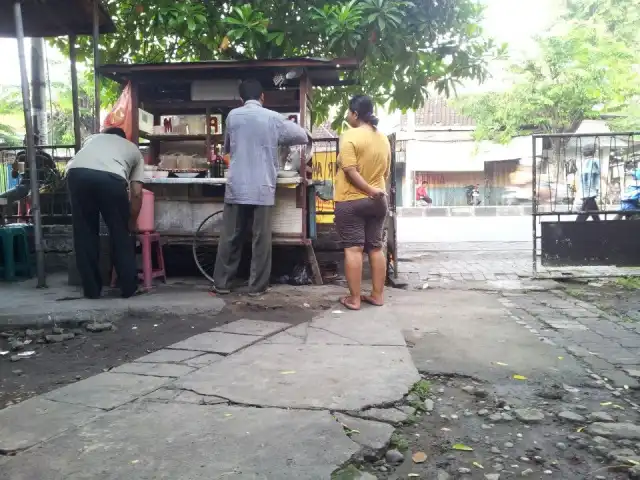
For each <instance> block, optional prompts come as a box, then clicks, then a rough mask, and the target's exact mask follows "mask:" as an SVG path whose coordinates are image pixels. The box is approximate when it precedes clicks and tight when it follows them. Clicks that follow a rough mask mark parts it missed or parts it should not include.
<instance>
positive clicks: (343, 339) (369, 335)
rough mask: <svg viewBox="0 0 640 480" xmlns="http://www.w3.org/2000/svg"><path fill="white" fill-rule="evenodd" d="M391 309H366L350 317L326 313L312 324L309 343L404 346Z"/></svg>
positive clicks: (310, 325) (353, 313) (351, 313)
mask: <svg viewBox="0 0 640 480" xmlns="http://www.w3.org/2000/svg"><path fill="white" fill-rule="evenodd" d="M390 308H391V307H390V306H384V307H371V308H363V309H362V310H359V311H357V312H349V314H348V315H346V314H345V313H340V314H337V313H333V312H326V313H324V314H323V315H322V316H320V317H317V318H314V319H313V320H312V321H311V323H310V324H309V330H308V335H307V342H306V343H309V344H314V343H317V344H325V343H327V344H332V343H338V344H343V345H351V344H358V345H397V346H405V345H406V344H405V341H404V337H403V336H402V333H401V331H400V329H399V328H398V326H397V324H395V315H393V314H391V311H390ZM327 334H328V335H327Z"/></svg>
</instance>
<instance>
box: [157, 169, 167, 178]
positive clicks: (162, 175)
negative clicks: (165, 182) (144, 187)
mask: <svg viewBox="0 0 640 480" xmlns="http://www.w3.org/2000/svg"><path fill="white" fill-rule="evenodd" d="M168 176H169V172H168V171H167V170H157V171H155V172H153V178H167V177H168Z"/></svg>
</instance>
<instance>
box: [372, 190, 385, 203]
mask: <svg viewBox="0 0 640 480" xmlns="http://www.w3.org/2000/svg"><path fill="white" fill-rule="evenodd" d="M386 195H387V192H385V191H384V190H382V189H381V188H372V189H371V191H370V192H369V198H372V199H374V200H378V199H380V198H383V197H385V196H386Z"/></svg>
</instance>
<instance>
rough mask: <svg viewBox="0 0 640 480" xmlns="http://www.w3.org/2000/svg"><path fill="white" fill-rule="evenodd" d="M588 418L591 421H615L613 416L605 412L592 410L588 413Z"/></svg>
mask: <svg viewBox="0 0 640 480" xmlns="http://www.w3.org/2000/svg"><path fill="white" fill-rule="evenodd" d="M588 418H589V420H590V421H592V422H615V421H616V420H615V418H613V417H612V416H611V415H609V414H608V413H607V412H592V413H590V414H589V417H588Z"/></svg>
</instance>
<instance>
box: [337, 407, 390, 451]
mask: <svg viewBox="0 0 640 480" xmlns="http://www.w3.org/2000/svg"><path fill="white" fill-rule="evenodd" d="M334 416H335V417H336V420H338V422H340V423H341V424H342V425H345V426H346V427H347V428H348V429H350V430H357V432H358V433H352V434H351V435H350V438H351V440H353V441H354V442H356V443H357V444H359V445H362V446H363V447H365V448H367V449H369V450H371V451H373V452H379V451H381V450H383V449H385V448H387V447H388V446H389V441H390V440H391V435H392V434H393V427H392V426H391V425H389V424H388V423H382V422H373V421H371V420H363V419H361V418H355V417H351V416H349V415H344V414H342V413H339V412H336V413H335V415H334Z"/></svg>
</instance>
